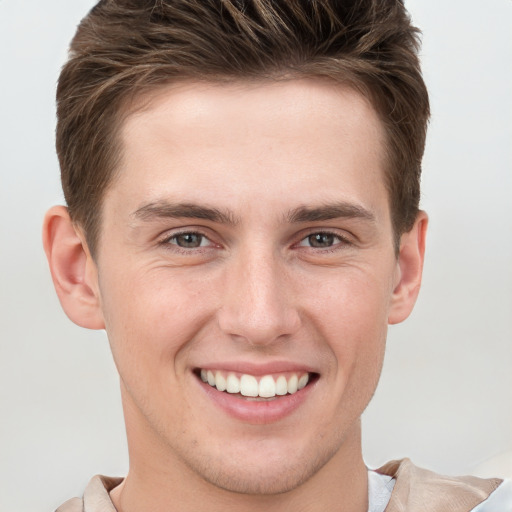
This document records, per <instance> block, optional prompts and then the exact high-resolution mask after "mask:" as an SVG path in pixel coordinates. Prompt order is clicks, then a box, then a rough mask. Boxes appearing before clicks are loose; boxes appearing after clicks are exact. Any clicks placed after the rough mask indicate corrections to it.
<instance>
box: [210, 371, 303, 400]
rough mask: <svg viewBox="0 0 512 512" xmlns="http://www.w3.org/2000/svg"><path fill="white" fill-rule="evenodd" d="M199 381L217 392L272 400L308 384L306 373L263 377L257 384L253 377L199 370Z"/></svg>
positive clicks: (291, 393)
mask: <svg viewBox="0 0 512 512" xmlns="http://www.w3.org/2000/svg"><path fill="white" fill-rule="evenodd" d="M201 380H202V381H203V382H206V383H208V384H209V385H210V386H212V387H215V388H217V389H218V390H219V391H227V392H228V393H233V394H236V393H240V394H241V395H242V396H245V397H250V398H257V397H260V398H273V397H275V396H276V395H278V396H283V395H286V394H290V395H293V394H294V393H296V392H297V391H299V390H301V389H303V388H304V387H305V386H306V385H307V383H308V382H309V374H308V373H301V374H297V373H293V374H291V375H289V377H288V378H286V377H285V376H284V375H280V376H279V377H277V379H275V378H274V377H273V376H272V375H264V376H263V377H261V378H260V380H259V382H258V379H257V378H256V377H254V376H253V375H248V374H243V375H241V376H240V377H237V376H236V375H235V374H234V373H228V374H227V376H226V375H225V374H224V373H222V372H220V371H212V370H201Z"/></svg>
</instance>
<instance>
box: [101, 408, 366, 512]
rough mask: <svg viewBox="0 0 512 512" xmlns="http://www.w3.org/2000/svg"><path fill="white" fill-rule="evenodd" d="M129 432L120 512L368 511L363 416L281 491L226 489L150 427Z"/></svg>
mask: <svg viewBox="0 0 512 512" xmlns="http://www.w3.org/2000/svg"><path fill="white" fill-rule="evenodd" d="M126 412H127V411H126V410H125V414H126ZM127 425H130V422H128V421H127ZM131 425H133V423H131ZM134 430H136V431H134ZM127 434H128V447H129V452H130V470H129V472H128V475H127V477H126V479H125V480H124V482H123V483H122V484H121V485H119V486H118V487H116V488H115V489H114V490H113V491H112V492H111V494H110V495H111V499H112V502H113V504H114V506H115V507H116V509H117V511H118V512H135V511H136V512H150V511H151V512H164V511H165V512H196V511H197V510H204V509H205V508H207V509H208V510H209V512H226V511H228V512H229V511H235V510H236V511H243V512H260V511H261V510H265V511H266V512H324V511H325V510H329V511H331V510H332V511H335V510H343V512H366V511H367V510H368V480H367V469H366V466H365V464H364V462H363V459H362V454H361V427H360V422H359V421H358V422H356V424H355V425H354V426H353V427H352V428H351V429H350V431H349V432H347V434H346V435H345V437H344V440H343V443H342V444H341V446H340V448H339V449H338V450H337V451H336V453H334V455H333V456H332V457H331V458H330V459H329V460H328V461H327V463H325V464H324V465H323V466H322V467H321V468H319V469H318V471H317V472H316V473H315V474H313V476H311V477H310V478H308V479H307V480H305V481H303V482H301V483H299V484H298V485H297V486H295V487H294V488H293V489H291V490H289V491H287V492H283V493H278V494H243V493H237V492H231V491H228V490H226V489H223V488H220V487H218V486H216V485H214V484H212V483H211V482H209V481H206V480H205V479H204V478H203V477H202V476H201V475H199V474H197V473H196V472H195V471H194V470H192V469H191V468H190V467H188V466H187V465H186V464H185V463H184V462H183V461H182V460H181V459H180V458H178V457H176V456H174V455H173V454H172V453H168V451H167V450H166V447H165V446H164V445H162V443H161V442H160V441H158V440H157V439H156V438H153V439H151V436H148V435H147V434H148V432H147V430H146V431H145V432H141V431H139V429H138V428H137V429H133V428H132V429H130V428H129V427H127ZM141 441H142V442H141ZM163 454H165V455H163Z"/></svg>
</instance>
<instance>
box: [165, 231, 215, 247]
mask: <svg viewBox="0 0 512 512" xmlns="http://www.w3.org/2000/svg"><path fill="white" fill-rule="evenodd" d="M166 243H169V244H173V245H177V246H178V247H181V248H183V249H197V248H199V247H207V246H209V245H211V242H210V240H208V238H206V237H205V236H204V235H203V234H201V233H179V234H177V235H174V236H172V237H170V238H168V239H167V240H166Z"/></svg>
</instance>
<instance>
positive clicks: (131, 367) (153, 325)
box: [100, 269, 212, 380]
mask: <svg viewBox="0 0 512 512" xmlns="http://www.w3.org/2000/svg"><path fill="white" fill-rule="evenodd" d="M166 270H167V271H166ZM170 274H171V272H169V271H168V269H161V270H158V271H153V272H140V273H138V274H137V273H135V272H134V273H132V274H131V275H127V274H123V275H121V274H119V273H109V274H108V275H106V276H105V279H104V280H100V288H101V290H102V307H103V311H104V317H105V323H106V330H107V332H108V334H109V340H110V344H111V347H112V352H113V355H114V359H115V361H116V364H117V366H118V370H119V373H120V374H121V377H123V378H124V377H125V375H124V373H126V372H128V371H129V372H131V373H134V374H136V376H137V378H139V379H144V380H147V379H150V380H154V379H156V378H157V377H158V373H159V372H158V371H155V370H156V369H158V368H159V367H162V366H164V367H166V368H167V369H171V368H173V367H175V366H176V365H177V364H179V357H178V356H179V354H180V353H181V351H182V350H183V349H184V347H186V346H187V343H188V342H190V340H192V339H193V338H194V336H195V335H196V334H197V332H199V331H200V330H201V329H202V328H203V326H204V325H205V324H206V323H207V322H208V319H209V317H210V316H211V311H212V307H211V303H212V301H211V300H206V297H207V296H208V295H209V294H208V293H205V284H204V283H203V282H202V280H200V279H194V280H189V279H180V278H179V277H177V276H176V275H172V276H171V275H170ZM147 368H151V369H152V370H151V371H150V372H147V371H146V372H145V371H144V369H147ZM175 370H176V368H175ZM165 374H166V375H170V374H171V371H167V370H166V372H165ZM126 377H127V378H128V375H126Z"/></svg>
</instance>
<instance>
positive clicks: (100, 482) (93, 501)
mask: <svg viewBox="0 0 512 512" xmlns="http://www.w3.org/2000/svg"><path fill="white" fill-rule="evenodd" d="M122 481H123V479H122V478H112V477H108V476H102V475H96V476H95V477H93V478H91V480H90V482H89V483H88V484H87V487H86V488H85V491H84V496H83V498H72V499H70V500H68V501H66V503H63V504H62V505H61V506H60V507H59V508H58V509H57V510H56V511H55V512H116V509H115V508H114V505H113V504H112V501H111V500H110V496H109V492H110V491H111V490H112V489H114V487H117V486H118V485H119V484H120V483H121V482H122Z"/></svg>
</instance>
